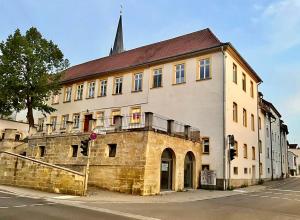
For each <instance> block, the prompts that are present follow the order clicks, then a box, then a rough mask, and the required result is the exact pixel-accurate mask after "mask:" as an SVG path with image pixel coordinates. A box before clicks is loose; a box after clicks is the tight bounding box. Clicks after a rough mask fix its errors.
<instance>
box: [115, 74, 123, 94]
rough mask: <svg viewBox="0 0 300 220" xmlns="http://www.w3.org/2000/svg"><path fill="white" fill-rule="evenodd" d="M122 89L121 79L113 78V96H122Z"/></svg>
mask: <svg viewBox="0 0 300 220" xmlns="http://www.w3.org/2000/svg"><path fill="white" fill-rule="evenodd" d="M122 87H123V78H122V77H118V78H115V86H114V89H115V91H114V94H122Z"/></svg>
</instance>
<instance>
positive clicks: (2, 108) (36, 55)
mask: <svg viewBox="0 0 300 220" xmlns="http://www.w3.org/2000/svg"><path fill="white" fill-rule="evenodd" d="M68 66H69V62H68V60H67V59H64V55H63V53H62V52H61V50H60V49H59V48H58V46H57V45H56V44H54V43H53V42H52V41H51V40H50V41H47V40H46V39H45V38H43V37H42V35H41V33H40V32H39V31H38V30H37V29H36V28H34V27H32V28H30V29H29V30H28V31H27V32H26V34H25V35H22V34H21V32H20V30H19V29H17V30H16V31H15V33H14V34H13V35H10V36H8V38H7V40H6V41H5V42H1V43H0V115H10V114H11V113H12V112H14V111H16V112H19V111H21V110H27V120H28V123H29V126H30V127H34V117H33V110H38V111H41V112H42V113H44V114H45V113H47V114H49V113H51V112H54V111H55V110H56V109H54V108H52V107H51V106H49V105H48V104H47V101H48V100H49V98H50V97H51V95H52V94H58V93H59V90H60V88H61V84H60V80H61V77H62V75H63V73H64V70H65V69H66V68H67V67H68Z"/></svg>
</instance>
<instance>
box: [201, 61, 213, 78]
mask: <svg viewBox="0 0 300 220" xmlns="http://www.w3.org/2000/svg"><path fill="white" fill-rule="evenodd" d="M210 78H211V76H210V59H209V58H206V59H201V60H200V80H203V79H210Z"/></svg>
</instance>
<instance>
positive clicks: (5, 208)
mask: <svg viewBox="0 0 300 220" xmlns="http://www.w3.org/2000/svg"><path fill="white" fill-rule="evenodd" d="M0 209H8V207H0Z"/></svg>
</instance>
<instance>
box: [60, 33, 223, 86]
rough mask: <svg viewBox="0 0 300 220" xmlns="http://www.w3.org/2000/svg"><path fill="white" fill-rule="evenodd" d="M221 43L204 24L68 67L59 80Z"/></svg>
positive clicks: (119, 68)
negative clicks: (175, 35)
mask: <svg viewBox="0 0 300 220" xmlns="http://www.w3.org/2000/svg"><path fill="white" fill-rule="evenodd" d="M220 45H222V43H221V42H220V41H219V39H218V38H217V37H216V36H215V35H214V34H213V33H212V32H211V31H210V30H209V29H208V28H207V29H204V30H200V31H197V32H193V33H190V34H186V35H183V36H180V37H176V38H173V39H169V40H165V41H161V42H158V43H154V44H150V45H147V46H143V47H139V48H136V49H132V50H128V51H125V52H122V53H120V54H116V55H112V56H107V57H103V58H100V59H96V60H92V61H89V62H86V63H82V64H79V65H76V66H73V67H70V68H69V69H67V70H66V73H65V75H64V78H63V80H62V81H63V82H68V81H74V80H77V79H81V78H86V77H87V78H88V77H92V76H95V75H98V74H101V73H107V72H111V71H117V70H122V69H126V68H131V67H135V66H138V65H143V64H147V63H150V62H155V61H159V60H161V59H166V58H170V57H176V56H178V55H183V54H187V53H191V52H195V51H199V50H204V49H208V48H212V47H217V46H220Z"/></svg>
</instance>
